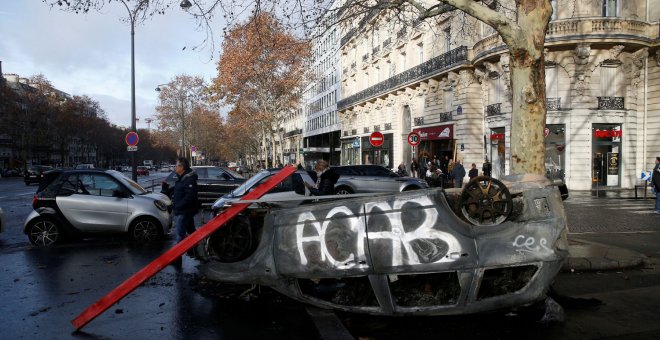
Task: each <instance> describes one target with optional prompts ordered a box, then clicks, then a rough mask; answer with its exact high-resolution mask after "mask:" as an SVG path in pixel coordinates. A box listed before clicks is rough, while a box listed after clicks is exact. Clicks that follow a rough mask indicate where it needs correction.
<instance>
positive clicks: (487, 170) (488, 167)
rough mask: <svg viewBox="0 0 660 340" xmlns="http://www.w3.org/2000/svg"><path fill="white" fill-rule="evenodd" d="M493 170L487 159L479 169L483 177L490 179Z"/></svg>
mask: <svg viewBox="0 0 660 340" xmlns="http://www.w3.org/2000/svg"><path fill="white" fill-rule="evenodd" d="M492 170H493V167H492V166H491V164H490V162H489V161H488V158H486V161H485V162H484V165H483V167H482V168H481V171H483V172H484V176H488V177H490V174H491V172H492Z"/></svg>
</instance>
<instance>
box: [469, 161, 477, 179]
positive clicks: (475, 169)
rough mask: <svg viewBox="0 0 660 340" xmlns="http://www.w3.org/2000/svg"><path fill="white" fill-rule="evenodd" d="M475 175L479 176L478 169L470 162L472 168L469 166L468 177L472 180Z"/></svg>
mask: <svg viewBox="0 0 660 340" xmlns="http://www.w3.org/2000/svg"><path fill="white" fill-rule="evenodd" d="M477 176H479V170H477V165H476V164H475V163H472V168H470V172H468V177H470V180H472V179H473V178H475V177H477Z"/></svg>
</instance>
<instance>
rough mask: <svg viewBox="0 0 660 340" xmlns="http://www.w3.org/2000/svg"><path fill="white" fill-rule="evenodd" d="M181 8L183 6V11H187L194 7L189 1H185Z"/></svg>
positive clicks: (182, 2)
mask: <svg viewBox="0 0 660 340" xmlns="http://www.w3.org/2000/svg"><path fill="white" fill-rule="evenodd" d="M179 6H181V9H184V10H187V9H188V8H190V7H192V4H191V3H190V1H188V0H183V1H181V4H179Z"/></svg>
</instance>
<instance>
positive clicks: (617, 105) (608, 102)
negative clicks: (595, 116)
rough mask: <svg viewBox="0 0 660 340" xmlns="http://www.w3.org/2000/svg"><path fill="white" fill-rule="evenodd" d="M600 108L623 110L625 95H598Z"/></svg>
mask: <svg viewBox="0 0 660 340" xmlns="http://www.w3.org/2000/svg"><path fill="white" fill-rule="evenodd" d="M598 109H599V110H623V109H624V105H623V97H598Z"/></svg>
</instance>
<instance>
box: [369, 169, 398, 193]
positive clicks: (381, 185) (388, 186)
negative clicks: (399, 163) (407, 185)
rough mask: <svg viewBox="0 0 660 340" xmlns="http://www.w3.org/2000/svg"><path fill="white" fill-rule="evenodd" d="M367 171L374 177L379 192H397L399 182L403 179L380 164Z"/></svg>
mask: <svg viewBox="0 0 660 340" xmlns="http://www.w3.org/2000/svg"><path fill="white" fill-rule="evenodd" d="M368 172H369V173H370V175H372V176H373V177H374V182H375V183H376V185H375V187H376V188H377V190H378V191H379V192H399V191H400V186H401V182H403V181H405V180H404V179H403V178H402V177H399V176H398V175H397V174H395V173H393V172H392V171H390V170H388V169H387V168H384V167H382V166H375V167H373V168H370V169H368Z"/></svg>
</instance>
